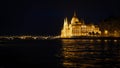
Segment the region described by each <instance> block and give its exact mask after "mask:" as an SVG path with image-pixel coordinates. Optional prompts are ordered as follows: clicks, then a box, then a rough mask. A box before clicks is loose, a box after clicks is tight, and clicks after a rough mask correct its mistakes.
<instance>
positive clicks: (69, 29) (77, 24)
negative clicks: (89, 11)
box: [61, 13, 101, 38]
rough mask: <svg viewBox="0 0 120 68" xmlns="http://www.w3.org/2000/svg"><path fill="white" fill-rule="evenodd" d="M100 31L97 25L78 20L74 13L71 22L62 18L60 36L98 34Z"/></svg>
mask: <svg viewBox="0 0 120 68" xmlns="http://www.w3.org/2000/svg"><path fill="white" fill-rule="evenodd" d="M100 35H101V31H100V29H99V27H98V26H97V25H93V24H88V25H87V24H85V22H84V21H83V20H79V19H78V18H77V16H76V13H74V16H73V17H72V19H71V22H69V21H68V20H67V18H65V19H64V24H63V28H62V30H61V37H62V38H71V37H81V36H100Z"/></svg>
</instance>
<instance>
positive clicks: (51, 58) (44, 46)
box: [0, 39, 120, 68]
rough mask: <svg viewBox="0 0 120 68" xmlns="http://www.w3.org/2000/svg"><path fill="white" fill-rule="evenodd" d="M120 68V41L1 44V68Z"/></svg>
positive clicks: (29, 41) (22, 41) (2, 42)
mask: <svg viewBox="0 0 120 68" xmlns="http://www.w3.org/2000/svg"><path fill="white" fill-rule="evenodd" d="M30 67H32V68H120V40H109V39H108V40H105V39H102V40H100V39H97V40H93V39H57V40H21V41H20V40H12V41H0V68H30Z"/></svg>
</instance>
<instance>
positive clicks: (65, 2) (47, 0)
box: [0, 0, 120, 35]
mask: <svg viewBox="0 0 120 68" xmlns="http://www.w3.org/2000/svg"><path fill="white" fill-rule="evenodd" d="M119 6H120V2H119V0H55V1H52V0H43V1H42V0H8V1H5V0H4V1H2V2H1V13H0V35H22V34H27V35H57V34H60V30H61V27H62V24H63V19H64V18H65V17H68V19H69V21H70V20H71V17H72V16H73V12H74V11H76V13H77V16H78V18H82V19H84V20H85V22H87V23H89V22H93V23H98V22H100V21H101V20H103V19H105V18H108V17H109V16H120V7H119Z"/></svg>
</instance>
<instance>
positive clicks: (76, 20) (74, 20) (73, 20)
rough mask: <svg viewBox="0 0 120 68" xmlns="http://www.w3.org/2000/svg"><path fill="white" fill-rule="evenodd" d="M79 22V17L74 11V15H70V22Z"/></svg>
mask: <svg viewBox="0 0 120 68" xmlns="http://www.w3.org/2000/svg"><path fill="white" fill-rule="evenodd" d="M77 23H79V19H78V18H77V16H76V13H74V16H73V17H72V20H71V24H77Z"/></svg>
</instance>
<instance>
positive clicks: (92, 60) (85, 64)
mask: <svg viewBox="0 0 120 68" xmlns="http://www.w3.org/2000/svg"><path fill="white" fill-rule="evenodd" d="M61 51H62V57H63V58H62V59H61V60H62V64H63V66H64V67H65V68H103V67H106V68H118V67H120V43H119V40H100V39H98V40H92V39H91V40H86V39H83V40H80V39H63V40H62V50H61Z"/></svg>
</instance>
